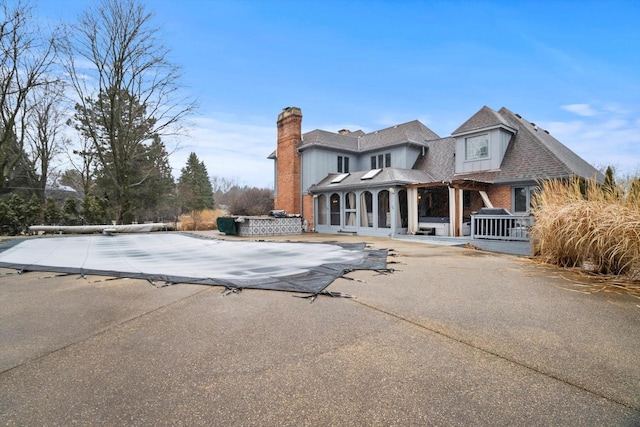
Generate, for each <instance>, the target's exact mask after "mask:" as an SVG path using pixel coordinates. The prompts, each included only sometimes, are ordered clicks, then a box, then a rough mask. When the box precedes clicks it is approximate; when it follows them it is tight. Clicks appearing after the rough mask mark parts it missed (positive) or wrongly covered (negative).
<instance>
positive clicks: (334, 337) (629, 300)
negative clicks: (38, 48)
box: [0, 235, 640, 426]
mask: <svg viewBox="0 0 640 427" xmlns="http://www.w3.org/2000/svg"><path fill="white" fill-rule="evenodd" d="M285 239H287V238H281V239H280V240H285ZM289 239H291V240H296V241H301V240H321V241H329V240H333V241H335V240H338V239H340V240H344V241H353V242H355V241H366V242H367V243H369V244H370V245H371V246H372V247H375V248H387V249H393V250H392V251H391V252H390V254H391V256H390V257H389V259H388V260H389V261H390V262H391V263H390V264H389V267H391V268H393V269H394V270H395V271H394V272H392V273H390V274H381V273H378V272H373V271H358V272H352V273H350V274H348V275H347V278H341V279H338V280H336V281H335V282H334V283H333V284H332V285H331V286H330V287H329V288H328V290H330V291H339V292H345V293H348V294H352V295H354V296H356V298H331V297H327V296H321V297H319V298H318V299H316V300H315V302H313V303H310V301H309V300H308V299H302V298H295V297H293V296H294V294H291V293H286V292H274V291H260V290H245V291H243V292H240V293H237V294H231V295H227V296H223V293H222V289H221V288H219V287H209V286H196V285H174V286H168V287H162V288H156V287H155V286H153V285H151V284H150V283H148V282H146V281H140V280H124V279H118V280H106V278H103V277H96V276H91V277H88V278H86V279H83V278H78V277H77V276H54V275H48V274H46V273H25V274H23V275H17V274H12V273H13V272H11V271H10V270H2V271H0V274H2V275H1V276H0V424H3V425H21V426H22V425H26V426H29V425H65V426H68V425H140V426H142V425H149V426H151V425H154V426H155V425H189V426H192V425H243V426H258V425H259V426H266V425H291V426H302V425H309V426H316V425H323V426H325V425H358V426H360V425H362V426H372V425H380V426H407V425H445V426H450V425H465V426H466V425H527V426H536V425H540V426H549V425H556V426H557V425H566V426H575V425H594V426H596V425H597V426H601V425H607V426H614V425H615V426H633V425H640V363H639V362H640V299H638V298H637V297H634V296H632V295H628V294H624V293H620V292H612V291H611V289H612V288H603V287H602V286H597V285H595V284H592V283H589V282H588V281H587V279H586V278H583V277H581V276H578V275H574V274H571V273H568V272H564V271H561V270H558V269H555V268H551V267H547V266H541V265H538V264H536V263H533V262H531V261H529V260H526V259H522V258H516V257H511V256H504V255H495V254H490V253H486V252H481V251H475V250H470V249H463V248H457V247H445V246H431V245H426V244H422V243H415V242H406V241H397V240H389V239H375V238H367V237H358V236H353V237H350V236H341V237H337V236H321V235H304V236H300V237H298V236H295V237H289Z"/></svg>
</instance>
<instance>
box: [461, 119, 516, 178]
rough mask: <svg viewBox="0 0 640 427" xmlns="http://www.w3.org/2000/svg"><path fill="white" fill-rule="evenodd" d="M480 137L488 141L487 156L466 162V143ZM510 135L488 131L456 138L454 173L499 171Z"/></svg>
mask: <svg viewBox="0 0 640 427" xmlns="http://www.w3.org/2000/svg"><path fill="white" fill-rule="evenodd" d="M481 135H487V136H488V139H489V155H488V157H486V158H482V159H475V160H467V156H466V141H467V139H468V138H473V137H477V136H481ZM511 137H512V134H511V133H510V132H507V131H506V130H504V129H501V128H497V129H490V130H484V131H479V132H474V133H470V134H466V135H462V136H458V137H457V138H456V173H470V172H481V171H490V170H496V169H500V165H501V164H502V159H503V158H504V154H505V152H506V151H507V147H508V146H509V141H510V140H511Z"/></svg>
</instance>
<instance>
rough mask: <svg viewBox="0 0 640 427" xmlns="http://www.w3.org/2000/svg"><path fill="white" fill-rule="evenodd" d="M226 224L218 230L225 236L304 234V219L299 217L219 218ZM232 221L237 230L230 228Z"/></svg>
mask: <svg viewBox="0 0 640 427" xmlns="http://www.w3.org/2000/svg"><path fill="white" fill-rule="evenodd" d="M218 219H219V220H222V223H224V227H220V223H221V222H220V221H218V230H220V231H221V232H223V233H225V234H232V235H238V236H245V237H246V236H248V237H251V236H286V235H293V234H302V217H300V216H299V215H295V216H294V215H292V216H285V217H281V218H276V217H273V216H266V215H265V216H239V217H224V218H218ZM231 220H232V221H233V224H234V225H235V230H234V229H233V227H232V226H230V223H231Z"/></svg>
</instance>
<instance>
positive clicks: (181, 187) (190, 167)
mask: <svg viewBox="0 0 640 427" xmlns="http://www.w3.org/2000/svg"><path fill="white" fill-rule="evenodd" d="M178 195H179V197H180V200H181V204H182V212H191V211H200V210H203V209H212V208H213V204H214V200H213V187H212V186H211V181H210V180H209V174H208V173H207V167H206V166H205V165H204V163H203V162H201V161H200V160H199V159H198V156H196V153H191V154H190V155H189V158H188V159H187V164H186V166H185V167H184V168H182V171H181V175H180V179H179V180H178Z"/></svg>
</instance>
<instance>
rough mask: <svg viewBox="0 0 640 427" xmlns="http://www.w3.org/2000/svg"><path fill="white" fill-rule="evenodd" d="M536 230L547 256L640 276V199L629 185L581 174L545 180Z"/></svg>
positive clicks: (569, 264) (605, 271) (570, 263)
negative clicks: (584, 177)
mask: <svg viewBox="0 0 640 427" xmlns="http://www.w3.org/2000/svg"><path fill="white" fill-rule="evenodd" d="M533 214H534V216H535V224H534V226H533V228H532V230H531V235H532V238H533V242H534V250H535V253H536V254H537V255H538V256H539V257H541V258H542V259H543V260H544V261H545V262H549V263H552V264H556V265H559V266H561V267H579V268H583V269H585V270H591V271H594V272H596V273H600V274H608V275H611V274H612V275H626V276H628V277H629V278H631V279H640V204H638V202H637V198H636V197H635V196H634V195H633V194H632V192H629V191H623V190H622V191H621V189H620V188H619V187H616V186H611V185H607V186H600V185H598V184H597V183H596V182H595V181H588V182H586V183H584V182H583V181H581V180H579V179H573V180H569V181H558V180H551V181H546V182H543V183H542V191H541V192H539V193H538V194H537V195H536V196H535V198H534V207H533Z"/></svg>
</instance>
